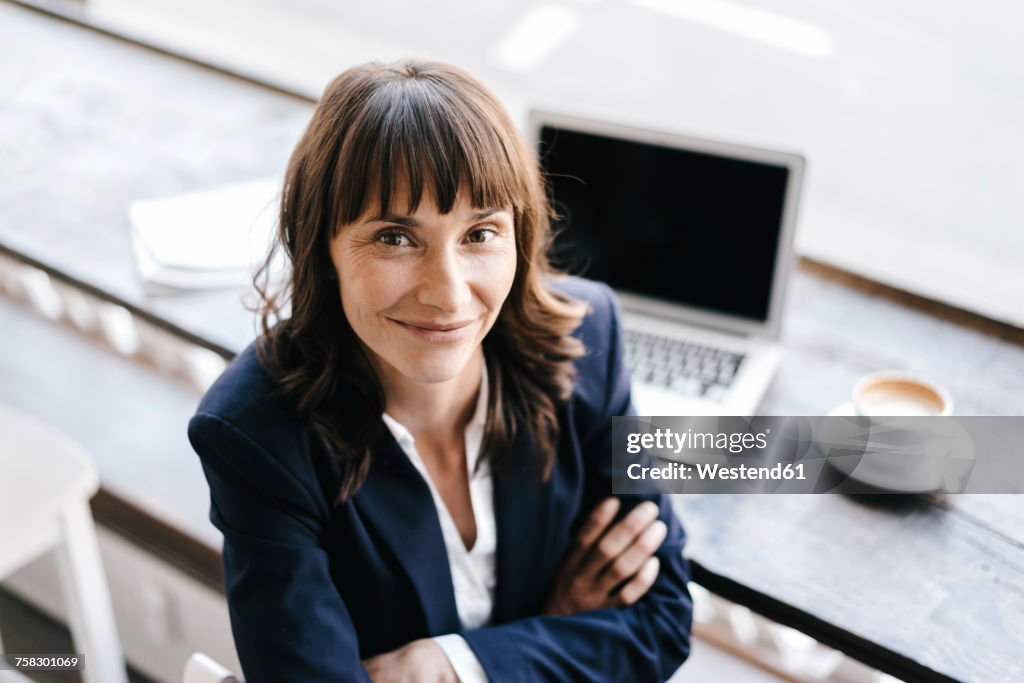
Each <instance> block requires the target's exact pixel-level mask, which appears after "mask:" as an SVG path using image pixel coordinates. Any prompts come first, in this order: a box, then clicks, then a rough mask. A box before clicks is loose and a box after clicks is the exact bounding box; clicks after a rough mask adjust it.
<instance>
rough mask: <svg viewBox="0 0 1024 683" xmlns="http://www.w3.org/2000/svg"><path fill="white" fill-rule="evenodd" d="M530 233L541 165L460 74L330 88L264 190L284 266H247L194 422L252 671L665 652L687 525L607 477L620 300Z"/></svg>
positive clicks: (367, 71) (485, 672)
mask: <svg viewBox="0 0 1024 683" xmlns="http://www.w3.org/2000/svg"><path fill="white" fill-rule="evenodd" d="M549 239H550V228H549V208H548V203H547V200H546V197H545V193H544V185H543V181H542V178H541V176H540V171H539V168H538V165H537V161H536V158H535V157H534V156H533V155H532V154H531V153H530V152H529V151H528V148H527V147H526V146H525V145H524V143H523V142H522V140H521V138H520V137H519V136H518V135H517V133H516V131H515V128H514V126H513V124H512V123H511V120H510V119H509V117H508V115H507V113H506V112H505V111H504V109H503V108H502V107H501V105H500V104H499V103H498V101H497V100H496V99H495V98H494V96H493V95H492V94H491V93H490V92H489V91H488V90H487V89H486V88H485V87H484V86H483V85H482V84H480V83H479V82H478V81H477V80H476V79H474V78H473V77H472V76H470V75H469V74H467V73H465V72H464V71H461V70H459V69H457V68H455V67H452V66H450V65H446V64H441V63H436V62H414V61H402V62H397V63H393V64H378V63H372V64H366V65H363V66H359V67H355V68H352V69H349V70H348V71H346V72H344V73H343V74H341V75H340V76H339V77H338V78H337V79H335V80H334V82H332V83H331V84H330V85H329V86H328V88H327V90H326V91H325V93H324V95H323V98H322V99H321V101H320V103H319V105H318V106H317V109H316V111H315V113H314V114H313V119H312V121H311V122H310V124H309V126H308V128H307V129H306V131H305V133H304V135H303V137H302V139H301V140H300V141H299V144H298V146H297V148H296V149H295V152H294V153H293V155H292V158H291V161H290V163H289V166H288V170H287V174H286V177H285V182H284V187H283V191H282V199H281V212H280V232H279V241H280V244H281V245H282V246H283V248H284V249H285V251H286V253H287V255H288V257H289V260H290V262H291V270H290V274H289V279H288V280H287V283H286V285H285V286H284V289H282V290H280V291H277V292H269V291H268V288H267V286H266V279H265V278H264V279H262V280H261V283H262V284H261V285H260V286H259V289H260V293H261V294H262V295H263V306H262V320H263V330H262V334H261V335H260V337H259V339H258V340H257V341H256V342H254V343H253V344H252V345H250V346H249V348H247V349H246V350H245V351H243V352H242V353H241V354H239V356H238V357H237V358H236V359H235V360H234V361H233V362H232V364H231V365H230V366H229V367H228V369H227V370H226V371H225V372H224V374H223V375H222V376H221V377H220V379H218V381H217V382H216V383H215V384H214V385H213V386H212V387H211V388H210V390H209V392H208V393H207V395H206V396H205V397H204V399H203V401H202V403H201V404H200V406H199V409H198V411H197V414H196V416H195V417H193V419H192V420H191V422H190V423H189V438H190V440H191V441H192V444H193V446H194V448H195V450H196V452H197V453H198V454H199V456H200V458H201V460H202V464H203V469H204V471H205V473H206V477H207V480H208V482H209V484H210V492H211V500H212V504H211V512H210V518H211V520H212V521H213V523H214V524H215V525H216V526H217V527H218V528H219V529H220V530H221V531H222V532H223V533H224V571H225V583H226V590H227V596H228V604H229V607H230V612H231V623H232V630H233V632H234V637H235V643H236V646H237V648H238V654H239V658H240V660H241V662H242V667H243V670H244V674H245V677H246V679H247V681H249V683H259V682H260V681H274V682H275V683H280V682H283V681H302V682H313V681H349V680H352V681H367V680H373V681H377V682H380V681H399V680H401V681H432V682H433V681H456V680H461V681H462V682H463V683H469V682H470V681H482V680H492V681H540V680H551V681H577V680H580V681H582V680H601V681H654V680H665V679H667V678H668V677H669V676H670V675H671V674H672V673H673V672H674V671H675V669H676V668H677V667H678V665H679V664H680V663H681V662H682V661H683V660H684V659H685V658H686V656H687V654H688V652H689V628H690V614H691V602H690V597H689V594H688V592H687V588H686V582H687V580H688V578H689V573H688V567H687V565H686V562H685V560H684V559H683V558H682V554H681V553H682V547H683V542H684V534H683V531H682V528H681V527H680V525H679V523H678V522H677V521H676V519H675V518H674V516H673V514H672V511H671V508H670V506H669V504H668V502H667V500H663V499H662V498H661V497H659V496H649V497H647V498H648V501H647V502H645V501H644V500H643V499H642V498H640V497H630V499H629V500H628V501H627V500H621V501H620V499H619V498H616V497H611V496H610V494H611V472H610V466H611V465H610V450H611V418H612V416H614V415H622V414H627V413H629V412H630V411H631V405H630V389H629V377H628V373H627V369H626V368H625V367H624V365H623V358H622V345H621V343H620V331H619V327H618V315H617V312H616V309H615V305H614V303H613V299H612V296H611V293H610V291H609V290H608V288H607V287H605V286H603V285H597V284H596V283H592V282H587V281H584V280H580V279H575V278H567V277H563V278H556V277H555V273H554V272H553V271H552V269H551V267H550V266H549V265H548V262H547V259H546V256H545V253H546V249H547V247H548V243H549ZM270 260H271V259H270V258H268V260H267V264H269V263H270ZM267 269H268V266H267V265H265V266H264V269H263V271H262V274H263V275H266V272H267ZM286 306H287V307H289V308H290V311H289V312H288V314H287V315H284V309H285V307H286Z"/></svg>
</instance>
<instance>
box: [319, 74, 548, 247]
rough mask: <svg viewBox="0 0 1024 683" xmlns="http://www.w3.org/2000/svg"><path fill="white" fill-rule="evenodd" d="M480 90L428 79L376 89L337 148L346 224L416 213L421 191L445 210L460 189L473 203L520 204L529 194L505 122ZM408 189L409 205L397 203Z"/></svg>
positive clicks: (337, 202)
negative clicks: (496, 117) (480, 99)
mask: <svg viewBox="0 0 1024 683" xmlns="http://www.w3.org/2000/svg"><path fill="white" fill-rule="evenodd" d="M483 96H484V94H483V93H478V92H473V91H468V92H467V91H466V89H465V88H460V89H455V88H452V87H451V85H450V84H448V83H442V82H438V81H436V80H433V79H430V78H424V77H420V78H415V79H406V80H402V81H397V82H391V83H388V84H387V85H385V86H384V87H381V88H379V89H377V90H376V91H375V92H373V93H371V94H370V95H369V97H367V98H366V100H364V102H363V103H362V105H361V107H359V111H357V112H354V116H353V118H352V120H351V128H350V129H349V130H348V131H347V134H346V135H345V139H344V143H343V145H342V147H341V148H340V150H339V156H338V159H337V167H336V173H335V177H334V179H333V183H332V184H333V188H332V189H333V195H334V196H333V200H334V201H332V204H333V207H334V215H335V216H337V218H338V221H337V223H336V224H335V226H334V229H335V230H337V229H338V227H339V226H340V225H342V224H346V223H352V222H354V221H356V220H357V219H359V218H361V217H363V216H364V215H367V214H368V213H370V212H373V215H370V216H368V218H371V219H378V220H379V219H380V218H382V217H383V216H385V215H387V214H388V213H390V212H401V211H402V210H404V211H405V212H407V213H413V212H415V211H416V209H417V208H418V207H419V204H420V202H421V201H422V199H423V196H424V193H425V192H429V193H430V197H431V199H433V201H434V203H435V205H436V206H437V208H438V211H440V212H441V213H442V214H447V213H449V212H450V211H451V210H452V207H453V206H454V205H455V201H456V197H457V195H458V194H459V193H460V192H466V193H468V196H467V199H468V201H469V202H470V203H471V205H472V206H473V208H476V209H487V208H499V207H513V209H515V208H518V207H521V206H522V205H524V204H525V203H527V202H528V201H529V200H530V192H529V188H528V186H527V185H526V184H525V183H524V181H523V179H524V178H527V177H529V174H528V173H524V170H523V169H522V168H520V166H521V160H520V159H519V158H518V156H517V155H516V154H515V152H514V147H513V145H514V144H515V143H514V141H513V140H508V139H505V136H506V135H507V132H505V129H506V128H507V126H506V125H503V124H505V123H506V122H503V121H497V120H494V119H495V117H494V115H493V114H492V113H490V110H491V109H492V108H491V107H488V106H486V103H485V102H481V101H479V98H480V97H483ZM402 195H406V197H405V198H406V204H407V205H406V206H404V207H399V206H395V202H396V201H398V200H400V199H401V198H402Z"/></svg>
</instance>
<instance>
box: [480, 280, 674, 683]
mask: <svg viewBox="0 0 1024 683" xmlns="http://www.w3.org/2000/svg"><path fill="white" fill-rule="evenodd" d="M605 293H606V294H605V295H606V297H607V303H606V305H607V306H608V315H609V317H610V319H611V325H610V327H611V338H610V339H609V340H607V346H606V348H607V349H608V368H607V371H608V374H607V381H608V388H607V398H606V400H605V405H604V410H603V415H601V416H599V418H598V422H597V426H596V429H595V430H593V433H592V434H590V435H588V437H587V438H586V440H585V441H584V442H583V443H582V448H583V454H584V458H586V460H587V463H586V468H587V471H586V476H587V478H588V479H589V481H588V482H587V483H586V486H587V488H588V489H589V490H590V491H598V492H599V493H600V495H602V496H607V495H610V494H611V490H612V483H611V477H612V470H611V467H612V465H611V448H612V421H611V418H612V417H613V416H617V415H631V414H634V412H635V411H634V410H633V407H632V401H631V395H630V378H629V369H628V368H627V367H626V365H625V362H624V358H623V352H622V337H621V331H620V329H619V325H618V318H619V316H618V313H617V310H616V305H615V302H614V299H613V298H612V294H611V291H610V290H608V289H607V288H605ZM620 497H621V498H623V499H624V501H623V502H624V503H627V505H631V504H638V503H639V502H641V501H643V500H651V501H654V502H655V503H657V504H658V506H659V507H660V510H661V512H660V513H659V519H661V520H662V521H664V522H665V524H666V525H667V527H668V534H667V536H666V537H665V541H664V542H663V543H662V545H661V547H660V548H659V550H658V551H657V553H656V554H657V556H658V558H659V560H660V563H661V568H660V572H659V574H658V578H657V580H656V581H655V582H654V585H653V586H651V588H650V590H649V591H648V592H647V594H646V595H644V597H643V598H641V599H640V600H639V601H637V602H636V603H635V604H633V605H630V606H628V607H624V608H607V609H601V610H594V611H589V612H581V613H578V614H573V615H568V616H557V617H556V616H536V617H530V618H526V619H520V620H517V621H512V622H508V623H505V624H500V625H496V626H488V627H483V628H480V629H475V630H472V631H466V632H464V633H463V634H462V635H463V637H464V638H465V639H466V641H467V642H468V643H469V645H470V647H471V648H472V649H473V650H474V652H476V654H477V657H478V658H479V660H480V662H481V664H483V667H484V669H485V670H486V671H487V674H488V676H489V677H490V679H491V680H493V681H502V683H506V682H519V681H521V682H523V683H527V682H534V681H665V680H668V679H669V678H670V677H671V676H672V674H673V673H675V671H676V670H677V669H678V668H679V666H680V665H681V664H682V663H683V661H684V660H685V659H686V658H687V657H688V656H689V653H690V627H691V624H692V614H693V602H692V600H691V597H690V593H689V590H688V589H687V583H688V581H689V579H690V570H689V564H688V562H687V561H686V559H685V558H684V557H683V545H684V544H685V540H686V535H685V533H684V531H683V528H682V525H681V524H680V523H679V521H678V520H677V519H676V517H675V514H674V513H673V511H672V506H671V502H670V500H669V499H668V498H667V497H666V496H665V495H663V494H651V495H630V496H620ZM625 499H629V500H628V502H627V500H625ZM589 513H590V510H581V514H584V515H585V514H589Z"/></svg>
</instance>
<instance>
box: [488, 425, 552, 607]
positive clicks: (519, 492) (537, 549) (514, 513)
mask: <svg viewBox="0 0 1024 683" xmlns="http://www.w3.org/2000/svg"><path fill="white" fill-rule="evenodd" d="M539 460H540V459H539V458H538V457H537V454H536V448H535V447H534V446H533V442H532V440H531V439H530V437H529V436H528V435H526V434H519V435H517V436H516V438H515V439H514V441H513V443H512V452H511V458H510V462H509V463H508V467H507V469H506V470H505V471H504V472H502V473H501V474H500V475H499V474H497V473H495V474H494V514H495V521H496V525H497V531H498V543H497V558H496V559H497V587H496V595H495V605H494V611H493V613H492V621H493V622H494V623H501V622H505V621H510V620H512V619H518V618H521V617H525V616H529V615H531V614H534V613H536V610H537V609H538V608H539V606H540V604H541V601H542V600H543V599H544V591H546V590H547V588H548V587H547V586H546V585H542V584H544V582H545V581H544V576H545V574H546V572H545V565H544V563H545V562H547V560H548V548H547V541H548V519H549V516H550V506H551V496H552V492H551V487H550V486H545V485H542V483H541V481H540V477H541V467H540V462H539Z"/></svg>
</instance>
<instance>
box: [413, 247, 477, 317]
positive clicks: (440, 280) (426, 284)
mask: <svg viewBox="0 0 1024 683" xmlns="http://www.w3.org/2000/svg"><path fill="white" fill-rule="evenodd" d="M425 261H426V263H425V264H424V266H425V267H424V268H423V270H422V274H421V278H420V280H421V281H420V283H419V288H418V291H417V293H416V295H417V297H416V298H417V300H418V301H419V302H420V303H422V304H425V305H427V306H432V307H434V308H438V309H440V310H442V311H444V312H445V313H450V314H455V313H458V312H459V311H460V310H461V309H462V308H463V307H464V306H465V305H466V304H468V303H469V302H470V300H471V299H472V296H473V295H472V292H471V291H470V287H469V282H468V281H467V279H466V270H465V268H464V266H463V264H462V263H460V259H459V256H458V254H457V252H456V250H455V249H454V248H439V249H436V250H431V252H429V253H428V254H427V255H426V257H425Z"/></svg>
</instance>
